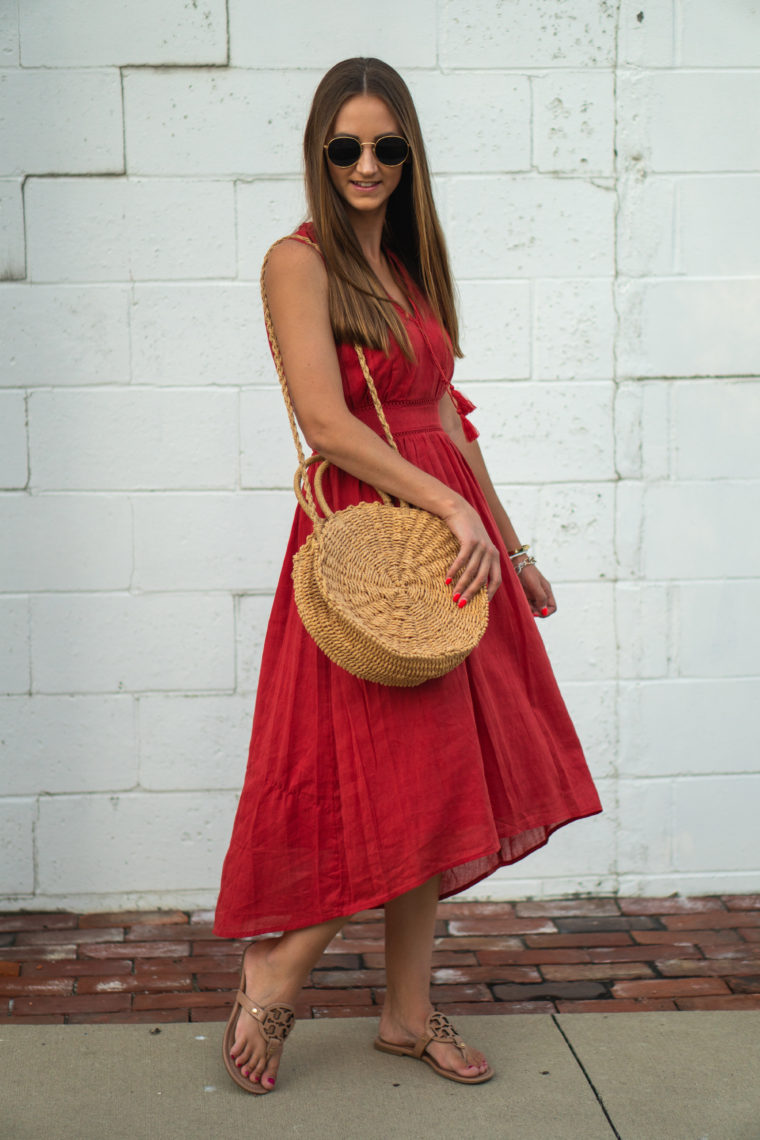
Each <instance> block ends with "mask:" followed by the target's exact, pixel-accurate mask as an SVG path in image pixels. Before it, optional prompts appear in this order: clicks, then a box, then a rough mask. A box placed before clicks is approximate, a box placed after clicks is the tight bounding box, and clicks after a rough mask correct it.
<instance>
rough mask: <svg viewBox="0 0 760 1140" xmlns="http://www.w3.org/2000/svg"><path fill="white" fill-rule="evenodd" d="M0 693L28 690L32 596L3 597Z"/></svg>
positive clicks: (0, 611)
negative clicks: (30, 603) (30, 604)
mask: <svg viewBox="0 0 760 1140" xmlns="http://www.w3.org/2000/svg"><path fill="white" fill-rule="evenodd" d="M0 630H2V636H1V637H0V693H25V692H28V691H29V684H30V672H29V600H28V599H27V598H25V597H16V598H13V597H5V598H0Z"/></svg>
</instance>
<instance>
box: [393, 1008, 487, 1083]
mask: <svg viewBox="0 0 760 1140" xmlns="http://www.w3.org/2000/svg"><path fill="white" fill-rule="evenodd" d="M431 1041H439V1042H441V1044H443V1045H456V1047H457V1049H459V1050H460V1052H461V1054H462V1056H463V1058H464V1060H465V1061H466V1062H467V1063H468V1064H470V1065H472V1064H476V1061H475V1058H474V1057H473V1054H472V1052H471V1051H470V1049H469V1047H468V1046H467V1045H466V1044H465V1043H464V1041H463V1040H462V1038H461V1037H460V1036H459V1034H458V1033H457V1031H456V1029H455V1028H454V1026H453V1025H452V1024H451V1022H450V1021H449V1019H448V1017H447V1016H446V1014H445V1013H438V1012H435V1013H431V1014H430V1016H429V1017H428V1019H427V1022H426V1024H425V1032H424V1033H422V1034H421V1035H420V1036H419V1037H418V1038H417V1040H416V1041H415V1043H414V1045H408V1046H407V1045H394V1044H393V1042H391V1041H385V1040H383V1038H382V1037H376V1038H375V1041H374V1045H375V1048H376V1049H379V1050H380V1052H381V1053H392V1054H393V1055H394V1056H396V1057H414V1058H415V1060H417V1061H424V1062H425V1064H426V1065H430V1068H431V1069H434V1070H435V1072H436V1073H438V1076H439V1077H446V1079H447V1080H450V1081H458V1082H459V1083H460V1084H463V1085H480V1084H482V1083H483V1081H490V1079H491V1077H492V1076H493V1069H492V1068H491V1066H490V1065H489V1066H488V1068H487V1069H486V1071H485V1072H484V1073H477V1074H476V1075H475V1076H474V1077H463V1076H462V1075H461V1074H460V1073H455V1072H454V1070H453V1069H446V1068H444V1066H443V1065H439V1064H438V1062H437V1061H436V1060H435V1058H434V1057H431V1055H430V1053H428V1052H427V1047H428V1045H429V1044H430V1043H431Z"/></svg>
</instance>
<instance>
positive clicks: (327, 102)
mask: <svg viewBox="0 0 760 1140" xmlns="http://www.w3.org/2000/svg"><path fill="white" fill-rule="evenodd" d="M354 95H376V96H378V97H379V98H380V99H382V100H383V101H384V102H385V103H387V105H388V107H389V108H390V110H391V111H392V112H393V114H394V115H395V116H396V119H397V120H398V123H399V127H400V130H401V133H402V135H403V136H404V138H405V139H406V140H407V142H408V143H409V146H410V148H411V154H410V156H409V158H408V159H407V161H406V163H405V164H404V167H403V170H402V174H401V181H400V183H399V185H398V186H397V187H396V189H395V190H394V192H393V194H392V195H391V197H390V199H389V200H388V208H387V212H386V215H385V228H384V233H383V241H384V243H385V245H386V246H387V247H388V248H389V249H391V250H392V252H393V253H395V254H396V256H397V257H398V258H399V259H400V261H401V262H402V263H403V265H404V268H405V269H406V271H407V272H408V274H409V275H410V277H411V278H412V280H413V281H414V282H415V284H416V285H417V286H418V288H419V289H420V290H421V291H422V293H423V294H424V296H425V297H426V298H427V301H428V304H429V305H430V307H431V309H432V310H433V313H434V314H435V316H436V317H437V319H438V320H439V321H440V323H441V324H442V325H443V327H444V329H445V330H446V331H447V333H448V334H449V336H450V337H451V343H452V347H453V350H454V353H455V355H457V356H461V355H462V351H461V349H460V346H459V326H458V322H457V313H456V305H455V302H454V286H453V281H452V277H451V270H450V268H449V259H448V254H447V252H446V243H445V241H444V237H443V231H442V230H441V225H440V222H439V221H438V215H437V213H436V209H435V203H434V201H433V192H432V188H431V185H430V171H429V169H428V164H427V158H426V156H425V145H424V143H423V141H422V132H421V130H420V124H419V120H418V118H417V112H416V110H415V107H414V103H413V101H412V96H411V94H410V93H409V88H408V87H407V86H406V84H405V83H404V81H403V79H402V78H401V76H400V75H399V74H398V72H397V71H394V69H393V68H392V67H390V66H389V65H388V64H387V63H383V61H382V60H380V59H373V58H364V57H362V56H357V57H355V58H353V59H344V60H342V62H341V63H336V64H335V66H334V67H332V68H330V70H329V71H328V72H327V74H326V75H325V76H323V78H322V80H321V81H320V83H319V86H318V87H317V89H316V91H315V92H314V99H313V101H312V104H311V110H310V112H309V118H308V120H307V123H306V131H305V133H304V140H303V147H304V164H305V170H306V199H307V202H308V206H309V213H310V215H311V220H312V223H313V225H314V229H315V231H316V238H317V242H318V243H319V246H320V248H321V250H322V254H323V255H324V258H325V262H326V265H327V270H328V282H329V305H330V320H331V323H332V328H333V334H334V336H335V339H336V341H338V342H343V341H348V342H351V341H358V342H359V343H361V344H363V345H367V346H368V347H370V348H379V349H382V350H383V351H385V352H387V351H388V343H389V341H388V334H389V332H390V333H391V334H392V335H393V336H394V338H395V339H396V341H397V342H398V344H399V345H400V347H401V350H402V352H403V353H404V355H405V356H407V357H408V358H410V359H411V358H412V356H413V353H412V348H411V345H410V343H409V338H408V336H407V333H406V329H405V328H404V324H403V321H402V320H401V318H400V317H399V315H398V313H397V312H396V310H395V309H394V307H393V305H392V304H390V302H389V301H388V299H387V297H386V294H385V290H384V289H383V287H382V285H381V283H380V281H379V280H378V278H377V277H376V275H375V274H374V273H373V272H372V270H371V268H370V267H369V265H368V264H367V261H366V258H365V257H364V254H363V252H362V249H361V246H360V245H359V242H358V241H357V239H356V235H355V234H354V231H353V228H352V226H351V223H350V222H349V220H348V216H347V214H346V209H345V206H344V202H343V199H342V198H341V196H340V194H339V193H338V192H337V190H336V189H335V187H334V186H333V183H332V180H331V178H330V175H329V172H328V170H327V157H326V155H325V151H324V149H323V148H324V144H325V143H326V142H328V141H329V138H330V131H331V129H332V124H333V123H334V121H335V117H336V115H337V114H338V111H339V110H340V108H341V107H342V105H343V104H344V103H345V102H346V100H347V99H350V98H351V97H352V96H354Z"/></svg>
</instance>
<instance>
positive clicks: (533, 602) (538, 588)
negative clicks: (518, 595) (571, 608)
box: [520, 566, 557, 618]
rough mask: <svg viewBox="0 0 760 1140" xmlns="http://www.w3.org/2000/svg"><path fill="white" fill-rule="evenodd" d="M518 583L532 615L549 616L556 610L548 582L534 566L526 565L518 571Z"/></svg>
mask: <svg viewBox="0 0 760 1140" xmlns="http://www.w3.org/2000/svg"><path fill="white" fill-rule="evenodd" d="M520 585H521V586H522V588H523V590H524V591H525V597H526V598H527V599H528V601H529V602H530V608H531V610H532V611H533V616H534V617H542V618H545V617H551V615H552V614H553V613H556V611H557V603H556V602H555V600H554V594H553V593H552V588H551V586H550V585H549V583H548V582H547V581H546V578H544V576H543V574H542V573H541V571H540V570H538V569H537V568H536V567H535V566H526V567H525V569H524V570H522V571H521V572H520Z"/></svg>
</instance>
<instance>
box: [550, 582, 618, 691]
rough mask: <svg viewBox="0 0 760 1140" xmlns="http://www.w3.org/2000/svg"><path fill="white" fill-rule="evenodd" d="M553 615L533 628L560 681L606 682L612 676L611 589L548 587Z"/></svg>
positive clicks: (602, 586)
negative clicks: (553, 601)
mask: <svg viewBox="0 0 760 1140" xmlns="http://www.w3.org/2000/svg"><path fill="white" fill-rule="evenodd" d="M552 588H553V590H554V595H555V597H556V599H557V613H556V614H555V615H554V616H553V617H551V618H549V619H547V620H546V621H541V620H538V619H537V626H538V629H539V630H540V632H541V635H542V637H543V639H544V643H545V645H546V649H547V652H548V654H549V660H550V661H551V664H552V668H553V670H554V672H555V673H556V675H557V677H558V678H559V679H560V680H561V681H598V680H607V679H608V678H609V677H613V676H614V675H615V628H614V614H613V588H612V586H611V585H608V584H606V583H595V584H592V585H586V584H583V585H581V584H579V583H578V584H567V583H565V582H562V583H557V582H554V583H552Z"/></svg>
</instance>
